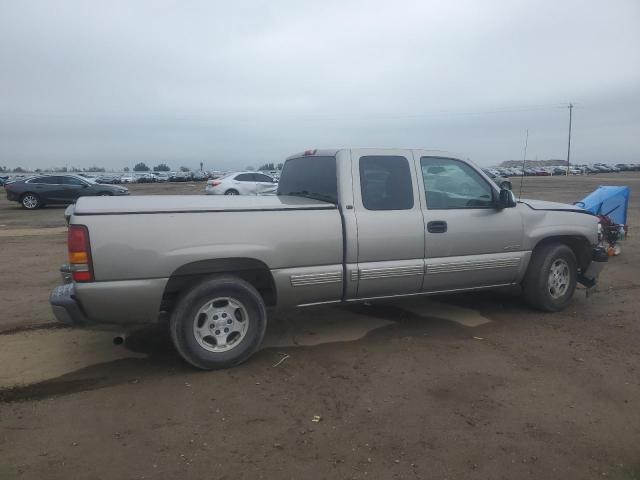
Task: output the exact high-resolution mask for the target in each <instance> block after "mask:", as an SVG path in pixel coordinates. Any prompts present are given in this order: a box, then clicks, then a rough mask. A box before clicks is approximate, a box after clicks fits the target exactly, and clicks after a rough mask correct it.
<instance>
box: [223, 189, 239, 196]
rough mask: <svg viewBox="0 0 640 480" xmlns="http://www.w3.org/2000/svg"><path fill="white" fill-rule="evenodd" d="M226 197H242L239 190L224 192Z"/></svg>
mask: <svg viewBox="0 0 640 480" xmlns="http://www.w3.org/2000/svg"><path fill="white" fill-rule="evenodd" d="M224 194H225V195H240V194H239V193H238V191H237V190H234V189H230V190H227V191H226V192H224Z"/></svg>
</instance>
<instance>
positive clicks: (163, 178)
mask: <svg viewBox="0 0 640 480" xmlns="http://www.w3.org/2000/svg"><path fill="white" fill-rule="evenodd" d="M214 177H215V175H214V174H211V173H207V172H153V173H151V172H149V173H125V174H120V175H119V174H103V175H100V176H97V177H95V181H96V182H97V183H102V184H120V183H162V182H202V181H204V180H207V179H209V178H214Z"/></svg>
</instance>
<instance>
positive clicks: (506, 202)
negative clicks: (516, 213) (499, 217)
mask: <svg viewBox="0 0 640 480" xmlns="http://www.w3.org/2000/svg"><path fill="white" fill-rule="evenodd" d="M496 206H497V208H499V209H503V208H513V207H515V206H516V197H515V195H514V194H513V192H512V191H511V190H507V189H506V188H502V189H500V195H499V197H498V202H497V205H496Z"/></svg>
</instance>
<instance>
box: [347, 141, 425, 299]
mask: <svg viewBox="0 0 640 480" xmlns="http://www.w3.org/2000/svg"><path fill="white" fill-rule="evenodd" d="M351 156H352V165H351V166H352V178H353V190H354V207H355V216H356V222H357V225H358V266H357V270H356V271H354V272H353V273H352V274H351V275H352V278H351V281H353V280H357V281H358V288H357V297H358V298H367V297H376V296H386V295H396V294H407V293H413V292H415V293H417V292H419V291H420V287H421V285H422V278H423V276H424V258H423V256H424V222H423V217H422V211H421V209H420V198H419V194H418V182H417V178H416V177H417V176H416V171H415V168H414V167H413V158H412V155H411V151H409V150H385V152H384V155H380V150H367V149H358V150H352V152H351ZM354 277H355V278H354Z"/></svg>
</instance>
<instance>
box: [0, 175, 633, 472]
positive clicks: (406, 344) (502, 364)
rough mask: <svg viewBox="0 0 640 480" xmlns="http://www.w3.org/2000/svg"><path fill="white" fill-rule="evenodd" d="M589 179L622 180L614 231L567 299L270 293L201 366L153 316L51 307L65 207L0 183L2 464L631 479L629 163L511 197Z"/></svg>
mask: <svg viewBox="0 0 640 480" xmlns="http://www.w3.org/2000/svg"><path fill="white" fill-rule="evenodd" d="M602 184H609V185H620V184H623V185H629V186H630V187H631V188H632V198H631V206H630V224H631V225H632V230H631V235H630V238H629V239H628V240H627V241H625V242H624V244H623V254H622V255H621V256H620V257H617V258H615V259H613V260H612V261H611V262H610V263H609V265H608V267H607V268H606V270H605V272H604V273H603V275H602V276H601V282H600V285H599V287H598V289H597V291H596V292H594V293H593V294H592V295H591V296H590V297H589V298H587V297H586V295H585V291H584V290H583V289H582V290H580V291H578V292H577V295H576V299H575V301H574V303H573V304H572V305H571V307H570V308H569V309H567V310H566V311H565V312H562V313H555V314H542V313H539V312H536V311H533V310H530V309H529V308H527V307H526V306H525V305H524V304H523V303H522V301H521V300H520V297H519V295H518V293H519V292H518V291H517V289H513V290H502V291H497V292H483V293H469V294H463V295H457V296H439V297H430V298H422V299H415V298H414V299H412V300H406V301H397V302H394V303H380V304H373V305H361V306H352V307H348V308H346V307H334V308H326V307H325V308H312V309H307V310H301V311H295V312H284V313H278V312H276V313H273V314H272V316H271V317H270V325H269V330H268V334H267V339H266V342H265V347H264V348H263V349H262V350H261V351H260V352H258V353H257V354H256V355H255V356H254V357H252V359H251V360H250V361H248V362H247V363H246V364H244V365H242V366H240V367H237V368H234V369H231V370H225V371H217V372H200V371H196V370H194V369H192V368H190V367H189V366H187V365H186V364H185V363H184V362H183V361H181V359H180V358H179V357H178V355H177V354H176V353H175V352H174V350H173V348H172V347H171V345H170V343H169V341H168V340H167V336H166V334H165V332H164V331H163V330H161V329H157V328H156V329H149V330H146V331H141V332H138V333H136V334H135V335H132V336H130V337H128V339H127V341H126V344H125V347H122V346H115V345H113V343H112V342H111V339H112V336H113V335H112V334H111V333H108V332H93V331H85V330H77V329H69V328H61V327H59V326H58V325H56V324H55V323H54V322H53V317H52V314H51V312H50V309H49V306H48V293H49V290H50V289H51V288H53V287H54V286H56V285H57V284H58V282H59V274H58V267H59V265H60V264H61V263H63V262H64V260H65V257H66V252H65V248H66V246H65V234H64V231H65V229H64V219H63V211H64V209H63V208H52V207H49V208H45V209H42V210H39V211H35V212H28V211H24V210H22V209H20V208H18V207H17V205H16V204H13V203H9V202H7V201H6V199H5V198H4V196H3V197H2V198H1V199H0V271H1V272H2V274H1V276H0V479H5V478H6V479H10V478H28V479H44V478H47V479H49V478H52V479H65V480H66V479H69V478H74V479H75V478H87V479H98V478H104V479H111V478H114V479H116V478H117V479H141V478H147V479H148V478H163V479H164V478H166V479H173V478H207V479H234V480H235V479H239V478H265V479H280V478H283V479H284V478H291V479H298V478H360V479H363V478H376V479H377V478H380V479H392V478H398V479H400V478H407V479H410V478H421V479H422V478H428V479H516V478H517V479H519V478H536V479H586V478H613V479H640V326H639V319H640V316H639V315H638V311H639V310H640V296H639V294H640V277H639V275H638V267H640V249H639V248H638V247H639V246H640V243H639V242H640V240H639V239H638V237H637V236H636V231H635V230H634V229H633V227H635V226H636V225H638V221H639V220H640V218H639V217H640V197H639V196H638V195H637V194H636V193H635V192H638V188H639V187H640V175H639V174H637V173H631V174H614V175H599V176H590V177H571V178H563V177H552V178H527V179H526V180H525V186H524V192H523V197H529V198H540V199H546V200H555V201H566V202H572V201H576V200H579V199H580V198H582V197H583V196H584V195H585V194H587V193H588V192H590V191H592V190H593V189H594V188H596V187H597V186H598V185H602ZM203 188H204V186H203V185H202V184H181V185H180V184H179V185H134V186H132V187H131V191H132V193H133V194H146V193H160V192H162V193H176V194H178V193H194V194H199V193H202V190H203ZM518 188H519V185H518V181H515V182H514V190H516V191H517V190H518ZM0 193H3V192H0ZM316 415H317V416H318V417H319V419H320V420H319V421H318V422H314V421H313V420H314V416H316Z"/></svg>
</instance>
